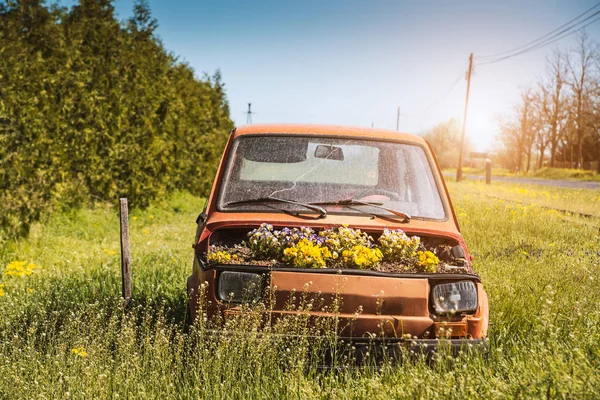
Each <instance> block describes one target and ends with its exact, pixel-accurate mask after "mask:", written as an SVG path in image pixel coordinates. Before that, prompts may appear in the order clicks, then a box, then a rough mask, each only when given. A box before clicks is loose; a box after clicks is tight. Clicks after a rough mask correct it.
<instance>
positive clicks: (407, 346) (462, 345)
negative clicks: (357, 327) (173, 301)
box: [206, 329, 488, 364]
mask: <svg viewBox="0 0 600 400" xmlns="http://www.w3.org/2000/svg"><path fill="white" fill-rule="evenodd" d="M206 332H207V334H208V335H207V336H208V337H213V338H217V337H221V336H223V335H227V336H228V337H231V336H234V337H237V338H238V339H239V340H244V339H250V338H253V339H259V340H261V339H262V340H273V341H274V342H276V343H282V341H285V342H286V343H300V342H304V343H309V344H310V345H311V346H320V347H321V348H322V349H323V350H324V352H323V356H324V357H323V358H324V359H323V361H325V362H326V364H331V360H332V358H340V357H343V356H346V357H345V358H346V359H347V358H348V357H347V356H350V357H351V359H354V360H355V361H356V362H357V363H359V364H363V363H365V362H366V361H368V360H376V361H387V360H391V361H393V360H401V359H402V358H403V357H406V356H409V357H411V356H419V355H423V356H426V357H427V358H431V357H432V356H434V355H435V354H440V353H442V354H445V355H451V356H454V357H456V356H458V355H459V354H485V353H486V352H487V349H488V339H487V338H481V339H466V338H462V339H445V338H439V339H404V338H394V337H373V338H370V337H339V336H336V337H326V336H300V335H283V334H273V333H268V334H263V333H260V332H243V331H227V332H223V331H222V330H219V329H207V330H206Z"/></svg>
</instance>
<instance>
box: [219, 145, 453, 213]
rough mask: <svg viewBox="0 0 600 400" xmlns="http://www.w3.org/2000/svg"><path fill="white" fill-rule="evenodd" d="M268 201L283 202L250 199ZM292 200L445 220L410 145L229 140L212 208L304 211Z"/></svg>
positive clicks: (427, 171)
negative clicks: (215, 200) (230, 147)
mask: <svg viewBox="0 0 600 400" xmlns="http://www.w3.org/2000/svg"><path fill="white" fill-rule="evenodd" d="M271 197H275V198H278V199H286V200H290V203H282V202H280V203H278V204H276V207H275V205H274V204H273V203H272V202H269V201H253V200H256V199H268V198H271ZM348 200H357V201H356V202H350V201H348ZM340 201H341V202H342V203H341V204H340ZM344 201H345V202H344ZM294 202H300V203H305V204H314V203H320V204H321V207H323V208H324V209H326V210H327V213H333V214H335V213H341V214H361V215H364V214H365V213H366V214H373V215H383V216H392V215H393V214H392V213H390V212H388V211H386V210H384V209H382V208H381V207H374V205H380V206H384V207H386V208H389V209H393V210H397V211H399V212H401V213H405V214H408V215H410V216H412V217H417V218H428V219H444V218H445V217H446V213H445V210H444V207H443V205H442V200H441V198H440V194H439V190H438V187H437V185H436V181H435V179H434V177H433V174H432V172H431V167H430V163H429V162H428V159H427V156H426V154H425V152H424V151H423V149H422V148H421V147H420V146H418V145H413V144H407V143H397V142H381V141H376V140H348V139H343V138H328V137H318V136H305V135H302V136H300V135H295V136H283V135H281V136H278V135H261V136H241V137H239V138H238V139H236V140H235V142H234V143H233V146H232V151H231V152H230V156H229V160H228V164H227V169H226V171H225V176H224V179H223V185H222V186H221V192H220V194H219V200H218V204H217V206H218V209H219V210H221V211H249V210H252V211H279V212H281V211H282V208H285V211H302V212H308V213H310V212H311V210H310V209H307V208H306V207H303V206H301V205H299V204H294ZM360 202H363V203H373V207H371V206H370V205H369V204H360ZM327 203H332V204H327ZM333 203H337V204H333Z"/></svg>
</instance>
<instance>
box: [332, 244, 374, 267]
mask: <svg viewBox="0 0 600 400" xmlns="http://www.w3.org/2000/svg"><path fill="white" fill-rule="evenodd" d="M382 258H383V254H382V253H381V250H379V249H371V248H369V247H366V246H362V245H357V246H354V247H352V249H351V250H344V251H343V252H342V260H343V261H344V262H345V263H347V264H349V265H351V266H355V267H358V268H360V269H367V268H372V267H375V266H376V265H377V264H378V263H379V261H381V259H382Z"/></svg>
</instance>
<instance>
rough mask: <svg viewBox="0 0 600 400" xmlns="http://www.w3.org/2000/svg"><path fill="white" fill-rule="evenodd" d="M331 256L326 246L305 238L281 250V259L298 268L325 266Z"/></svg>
mask: <svg viewBox="0 0 600 400" xmlns="http://www.w3.org/2000/svg"><path fill="white" fill-rule="evenodd" d="M332 257H333V256H332V254H331V252H330V251H329V249H328V248H327V247H321V246H319V245H318V244H315V243H313V242H311V241H310V240H309V239H306V238H304V239H302V240H300V241H299V242H298V243H297V244H295V245H293V246H291V247H288V248H286V249H285V250H283V260H284V261H285V262H289V263H291V264H292V265H294V266H295V267H298V268H326V267H327V260H329V259H330V258H332Z"/></svg>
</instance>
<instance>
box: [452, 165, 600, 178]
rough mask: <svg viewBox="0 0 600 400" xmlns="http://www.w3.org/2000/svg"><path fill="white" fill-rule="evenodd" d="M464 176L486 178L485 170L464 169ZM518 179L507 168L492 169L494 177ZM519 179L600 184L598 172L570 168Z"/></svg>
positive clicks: (525, 173)
mask: <svg viewBox="0 0 600 400" xmlns="http://www.w3.org/2000/svg"><path fill="white" fill-rule="evenodd" d="M444 172H445V173H447V174H451V175H456V168H446V169H444ZM463 174H464V175H476V176H485V168H470V167H464V168H463ZM494 176H496V177H503V176H508V177H517V174H515V173H514V172H511V171H510V170H508V169H506V168H492V177H494ZM518 176H519V177H522V178H523V177H529V178H541V179H561V180H572V181H592V182H600V174H598V173H597V172H596V171H590V170H581V169H569V168H549V167H544V168H540V169H538V170H535V171H531V172H529V173H527V172H524V173H521V174H519V175H518Z"/></svg>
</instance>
